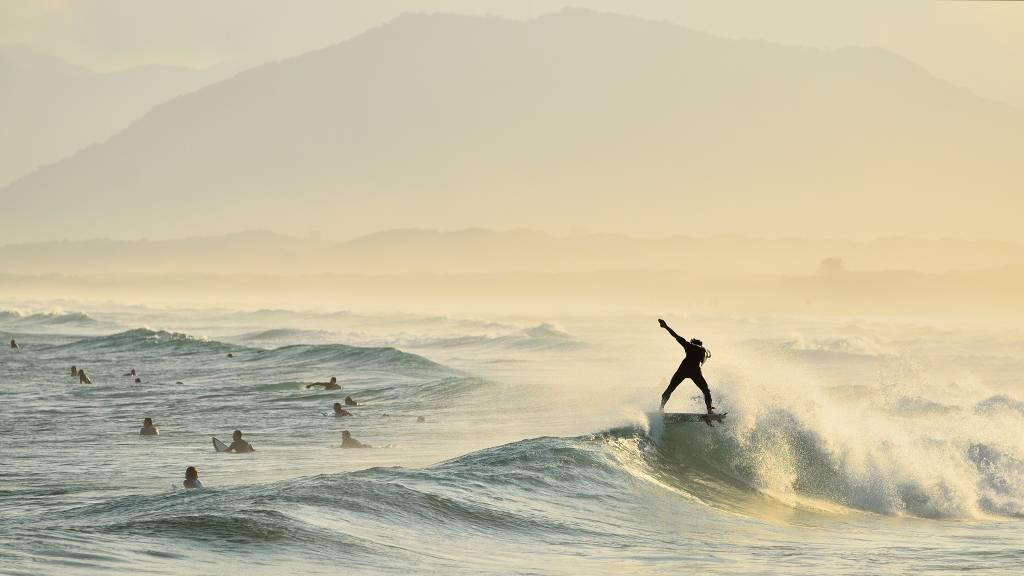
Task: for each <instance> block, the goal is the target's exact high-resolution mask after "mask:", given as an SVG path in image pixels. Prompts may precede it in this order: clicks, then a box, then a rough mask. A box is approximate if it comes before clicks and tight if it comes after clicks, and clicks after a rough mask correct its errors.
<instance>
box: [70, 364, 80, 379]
mask: <svg viewBox="0 0 1024 576" xmlns="http://www.w3.org/2000/svg"><path fill="white" fill-rule="evenodd" d="M75 376H78V366H72V367H71V377H72V378H74V377H75Z"/></svg>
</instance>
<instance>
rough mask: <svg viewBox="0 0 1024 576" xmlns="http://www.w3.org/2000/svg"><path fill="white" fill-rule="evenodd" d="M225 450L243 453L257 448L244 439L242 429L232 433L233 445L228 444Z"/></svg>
mask: <svg viewBox="0 0 1024 576" xmlns="http://www.w3.org/2000/svg"><path fill="white" fill-rule="evenodd" d="M224 451H225V452H235V453H238V454H241V453H242V452H255V451H256V449H255V448H253V447H252V444H249V443H248V442H246V441H245V440H242V431H241V430H235V432H234V433H233V434H232V435H231V446H228V447H227V450H224Z"/></svg>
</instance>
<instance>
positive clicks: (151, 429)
mask: <svg viewBox="0 0 1024 576" xmlns="http://www.w3.org/2000/svg"><path fill="white" fill-rule="evenodd" d="M139 435H140V436H159V435H160V429H159V428H157V427H156V426H154V425H153V419H152V418H146V419H145V420H143V421H142V428H140V429H139Z"/></svg>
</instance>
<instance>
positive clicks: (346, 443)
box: [341, 430, 373, 448]
mask: <svg viewBox="0 0 1024 576" xmlns="http://www.w3.org/2000/svg"><path fill="white" fill-rule="evenodd" d="M341 447H342V448H373V446H370V445H369V444H363V443H362V442H360V441H359V440H356V439H355V438H353V437H352V433H351V432H349V431H348V430H343V431H342V432H341Z"/></svg>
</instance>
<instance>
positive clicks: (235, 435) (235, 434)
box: [231, 430, 242, 440]
mask: <svg viewBox="0 0 1024 576" xmlns="http://www.w3.org/2000/svg"><path fill="white" fill-rule="evenodd" d="M231 437H232V438H233V439H235V440H241V439H242V431H241V430H235V431H234V432H232V433H231Z"/></svg>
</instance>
